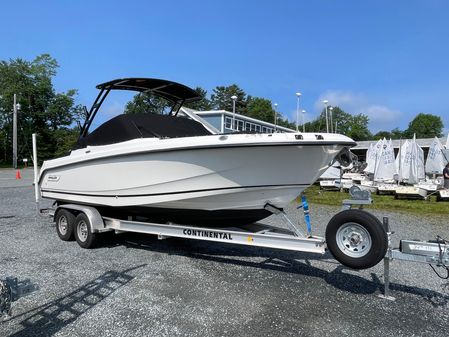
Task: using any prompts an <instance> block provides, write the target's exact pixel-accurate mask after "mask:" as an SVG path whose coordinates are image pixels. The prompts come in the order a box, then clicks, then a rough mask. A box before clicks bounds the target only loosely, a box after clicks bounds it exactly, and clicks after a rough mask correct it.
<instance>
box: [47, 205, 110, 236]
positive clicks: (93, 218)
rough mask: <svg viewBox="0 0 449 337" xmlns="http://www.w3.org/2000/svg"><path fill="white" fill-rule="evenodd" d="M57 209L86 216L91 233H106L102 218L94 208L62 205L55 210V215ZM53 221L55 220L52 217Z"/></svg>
mask: <svg viewBox="0 0 449 337" xmlns="http://www.w3.org/2000/svg"><path fill="white" fill-rule="evenodd" d="M59 209H69V210H74V211H77V212H79V213H84V214H86V216H87V217H88V219H89V226H90V230H91V231H92V233H98V232H104V231H108V229H106V228H105V225H104V221H103V218H102V216H101V215H100V212H98V210H97V209H96V208H95V207H91V206H85V205H76V204H64V205H60V206H58V207H57V208H56V210H55V215H56V214H57V213H58V210H59ZM53 220H55V218H54V216H53Z"/></svg>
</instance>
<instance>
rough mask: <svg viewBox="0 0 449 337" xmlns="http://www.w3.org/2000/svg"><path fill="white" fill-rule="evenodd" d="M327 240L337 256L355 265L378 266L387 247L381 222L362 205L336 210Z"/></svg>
mask: <svg viewBox="0 0 449 337" xmlns="http://www.w3.org/2000/svg"><path fill="white" fill-rule="evenodd" d="M326 242H327V247H328V248H329V251H330V252H331V253H332V255H333V256H334V257H335V259H336V260H337V261H339V262H340V263H341V264H343V265H345V266H346V267H349V268H352V269H366V268H371V267H373V266H375V265H376V264H378V263H379V262H380V261H381V260H382V259H383V258H384V256H385V254H386V252H387V248H388V236H387V233H386V232H385V229H384V228H383V225H382V223H381V222H380V221H379V219H377V218H376V217H375V216H374V215H372V214H370V213H368V212H366V211H362V210H360V209H349V210H345V211H342V212H340V213H337V214H336V215H335V216H334V217H333V218H332V219H331V220H330V221H329V223H328V225H327V228H326Z"/></svg>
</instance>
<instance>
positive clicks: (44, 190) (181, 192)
mask: <svg viewBox="0 0 449 337" xmlns="http://www.w3.org/2000/svg"><path fill="white" fill-rule="evenodd" d="M309 185H310V184H285V185H256V186H235V187H221V188H206V189H200V190H190V191H174V192H166V193H150V194H125V195H110V194H88V193H77V192H67V191H58V190H49V189H41V192H48V193H57V194H65V195H67V194H70V195H78V196H85V197H100V198H115V197H119V198H132V197H153V196H162V195H173V194H186V193H199V192H212V191H224V190H232V189H245V188H247V189H248V188H265V187H307V186H309Z"/></svg>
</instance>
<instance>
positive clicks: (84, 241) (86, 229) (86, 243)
mask: <svg viewBox="0 0 449 337" xmlns="http://www.w3.org/2000/svg"><path fill="white" fill-rule="evenodd" d="M90 227H91V226H90V221H89V218H88V217H87V216H86V214H84V213H80V214H78V216H77V217H76V219H75V230H74V232H75V239H76V242H78V244H79V245H80V247H82V248H87V249H89V248H93V247H94V246H95V244H96V242H97V236H98V235H97V234H96V233H92V230H91V229H90Z"/></svg>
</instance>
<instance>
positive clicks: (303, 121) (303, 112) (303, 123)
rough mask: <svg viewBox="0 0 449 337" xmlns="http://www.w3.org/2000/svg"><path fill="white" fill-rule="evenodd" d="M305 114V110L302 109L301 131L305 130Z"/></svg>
mask: <svg viewBox="0 0 449 337" xmlns="http://www.w3.org/2000/svg"><path fill="white" fill-rule="evenodd" d="M305 114H306V110H303V111H302V132H306V122H305V118H304V115H305Z"/></svg>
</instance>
